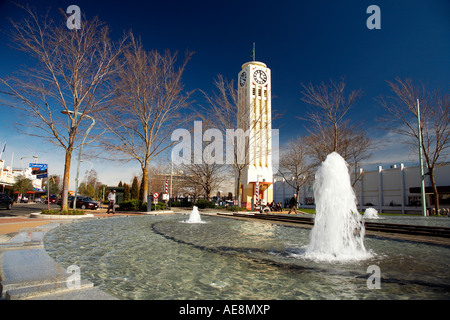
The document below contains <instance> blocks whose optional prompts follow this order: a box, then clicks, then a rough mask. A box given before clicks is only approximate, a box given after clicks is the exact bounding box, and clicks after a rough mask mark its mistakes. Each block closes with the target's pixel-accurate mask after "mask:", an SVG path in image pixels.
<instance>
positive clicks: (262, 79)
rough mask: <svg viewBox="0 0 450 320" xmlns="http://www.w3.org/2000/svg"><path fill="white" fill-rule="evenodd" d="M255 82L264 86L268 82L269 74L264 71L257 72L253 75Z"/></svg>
mask: <svg viewBox="0 0 450 320" xmlns="http://www.w3.org/2000/svg"><path fill="white" fill-rule="evenodd" d="M253 80H255V82H256V83H258V84H264V83H266V81H267V74H266V73H265V72H264V71H262V70H256V71H255V72H254V73H253Z"/></svg>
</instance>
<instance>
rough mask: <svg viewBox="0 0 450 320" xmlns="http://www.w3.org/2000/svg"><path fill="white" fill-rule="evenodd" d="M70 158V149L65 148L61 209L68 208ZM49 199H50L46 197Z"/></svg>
mask: <svg viewBox="0 0 450 320" xmlns="http://www.w3.org/2000/svg"><path fill="white" fill-rule="evenodd" d="M71 160H72V149H71V148H69V149H66V159H65V162H64V178H63V189H62V202H61V203H62V204H61V210H67V209H68V199H69V194H68V192H69V175H70V162H71ZM48 200H50V199H48Z"/></svg>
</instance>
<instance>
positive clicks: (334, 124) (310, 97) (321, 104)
mask: <svg viewBox="0 0 450 320" xmlns="http://www.w3.org/2000/svg"><path fill="white" fill-rule="evenodd" d="M302 86H303V89H304V91H302V94H303V97H302V100H303V101H304V102H306V103H307V104H310V105H312V106H314V107H317V108H314V111H309V112H308V113H307V114H306V117H305V118H301V119H303V120H307V121H308V122H309V129H308V131H309V132H310V133H314V134H315V136H316V138H318V139H319V142H320V143H321V144H322V145H323V147H324V148H325V150H324V151H325V154H322V155H321V156H322V157H323V159H319V160H320V161H323V160H325V157H326V155H327V154H329V153H331V152H333V151H336V152H339V145H340V143H341V141H340V139H339V138H340V129H341V126H342V124H343V123H344V120H345V116H346V114H347V113H348V111H349V110H350V108H351V106H352V105H353V104H354V103H355V102H356V101H357V100H358V99H359V98H360V97H361V94H362V93H361V90H354V91H352V92H351V93H350V94H349V95H348V97H346V96H345V94H344V89H345V82H344V80H341V81H340V82H339V83H336V82H335V81H333V80H330V84H329V85H327V84H325V83H323V82H322V83H321V84H320V85H319V86H314V85H312V84H311V83H309V84H308V85H304V84H302ZM330 134H331V135H330Z"/></svg>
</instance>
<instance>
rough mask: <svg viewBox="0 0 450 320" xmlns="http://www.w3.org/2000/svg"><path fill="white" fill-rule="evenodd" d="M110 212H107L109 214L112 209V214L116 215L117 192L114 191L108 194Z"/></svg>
mask: <svg viewBox="0 0 450 320" xmlns="http://www.w3.org/2000/svg"><path fill="white" fill-rule="evenodd" d="M108 201H109V204H108V211H106V213H107V214H108V213H109V209H110V208H112V214H115V213H116V190H112V191H111V192H110V193H109V194H108Z"/></svg>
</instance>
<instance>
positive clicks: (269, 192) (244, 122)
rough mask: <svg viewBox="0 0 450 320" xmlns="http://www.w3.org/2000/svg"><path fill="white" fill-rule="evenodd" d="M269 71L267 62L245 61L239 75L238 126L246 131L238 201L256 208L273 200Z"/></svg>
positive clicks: (248, 206)
mask: <svg viewBox="0 0 450 320" xmlns="http://www.w3.org/2000/svg"><path fill="white" fill-rule="evenodd" d="M271 109H272V104H271V73H270V69H269V68H267V66H266V64H264V63H262V62H258V61H251V62H247V63H245V64H244V65H243V66H242V70H241V71H240V72H239V75H238V128H241V129H243V130H244V131H245V132H246V133H247V134H248V142H247V144H246V150H245V152H246V155H245V156H246V163H247V164H248V165H247V166H246V167H245V168H244V170H243V172H242V177H241V186H240V187H241V193H240V194H241V205H242V206H243V207H246V208H247V209H249V210H252V209H253V210H258V209H259V206H258V203H259V202H261V204H265V203H270V202H272V201H273V173H272V114H271Z"/></svg>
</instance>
